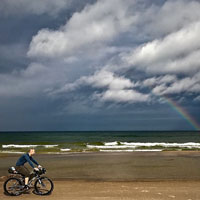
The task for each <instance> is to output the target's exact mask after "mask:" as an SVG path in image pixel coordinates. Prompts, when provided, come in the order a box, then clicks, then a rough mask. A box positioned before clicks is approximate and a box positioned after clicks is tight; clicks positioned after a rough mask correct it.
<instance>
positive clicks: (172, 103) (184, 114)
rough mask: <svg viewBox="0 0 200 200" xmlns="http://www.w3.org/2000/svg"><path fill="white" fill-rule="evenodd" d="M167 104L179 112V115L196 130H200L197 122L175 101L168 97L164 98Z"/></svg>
mask: <svg viewBox="0 0 200 200" xmlns="http://www.w3.org/2000/svg"><path fill="white" fill-rule="evenodd" d="M163 97H164V99H165V100H166V101H167V103H168V104H169V105H170V106H171V107H172V108H173V109H174V110H175V111H176V112H177V113H179V114H180V115H181V116H182V117H183V118H184V119H185V120H186V121H187V122H189V124H190V125H191V126H192V127H193V128H194V129H195V130H200V125H199V124H198V123H197V121H196V120H195V119H194V118H193V117H192V116H191V115H190V114H189V113H188V112H187V111H186V110H185V109H184V108H182V107H181V106H180V105H178V104H177V103H176V102H175V101H173V100H172V99H170V98H169V97H167V96H163Z"/></svg>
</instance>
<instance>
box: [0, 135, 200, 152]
mask: <svg viewBox="0 0 200 200" xmlns="http://www.w3.org/2000/svg"><path fill="white" fill-rule="evenodd" d="M31 145H33V146H31ZM34 145H35V146H34ZM51 145H52V146H51ZM53 145H54V146H53ZM30 147H34V148H36V149H37V150H38V151H41V152H67V151H100V150H101V151H102V150H105V151H113V150H118V151H119V150H120V151H121V150H129V151H131V150H140V149H141V150H142V149H143V150H145V149H147V150H152V149H157V150H159V149H160V150H191V149H192V150H194V149H195V150H198V149H200V132H198V131H186V132H183V131H181V132H178V131H170V132H164V131H157V132H155V131H152V132H151V131H150V132H146V131H145V132H130V131H124V132H122V131H120V132H116V131H114V132H112V131H104V132H95V131H91V132H0V150H1V151H18V152H20V151H23V152H24V151H26V150H27V149H28V148H30Z"/></svg>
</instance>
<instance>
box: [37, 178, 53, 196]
mask: <svg viewBox="0 0 200 200" xmlns="http://www.w3.org/2000/svg"><path fill="white" fill-rule="evenodd" d="M34 187H35V191H36V194H38V195H48V194H51V192H52V191H53V188H54V185H53V182H52V181H51V179H49V178H47V177H45V176H43V177H41V178H39V179H37V180H36V181H35V185H34Z"/></svg>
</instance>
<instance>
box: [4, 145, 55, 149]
mask: <svg viewBox="0 0 200 200" xmlns="http://www.w3.org/2000/svg"><path fill="white" fill-rule="evenodd" d="M38 146H42V147H45V148H52V147H57V146H58V145H57V144H56V145H35V144H6V145H4V144H3V145H2V148H35V147H38Z"/></svg>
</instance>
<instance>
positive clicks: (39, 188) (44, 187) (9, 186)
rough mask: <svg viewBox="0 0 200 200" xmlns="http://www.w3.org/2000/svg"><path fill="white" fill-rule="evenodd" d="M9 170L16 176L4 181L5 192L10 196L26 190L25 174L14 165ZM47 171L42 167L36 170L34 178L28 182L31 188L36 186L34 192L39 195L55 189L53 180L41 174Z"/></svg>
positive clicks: (47, 193)
mask: <svg viewBox="0 0 200 200" xmlns="http://www.w3.org/2000/svg"><path fill="white" fill-rule="evenodd" d="M8 172H9V173H10V174H12V175H14V176H13V177H10V178H8V179H7V180H6V181H5V182H4V186H3V187H4V192H5V193H6V194H7V195H9V196H19V195H21V194H22V193H23V192H24V185H25V176H24V175H22V174H20V173H19V172H17V171H16V169H15V168H14V167H11V168H9V169H8ZM45 173H46V169H45V168H40V169H39V170H38V171H36V170H34V171H33V173H32V176H33V178H31V179H30V180H29V182H28V186H29V188H30V189H31V188H34V193H35V194H37V195H49V194H51V193H52V191H53V189H54V184H53V182H52V180H51V179H49V178H48V177H46V176H41V175H43V174H45ZM15 175H17V176H18V177H17V176H15Z"/></svg>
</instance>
